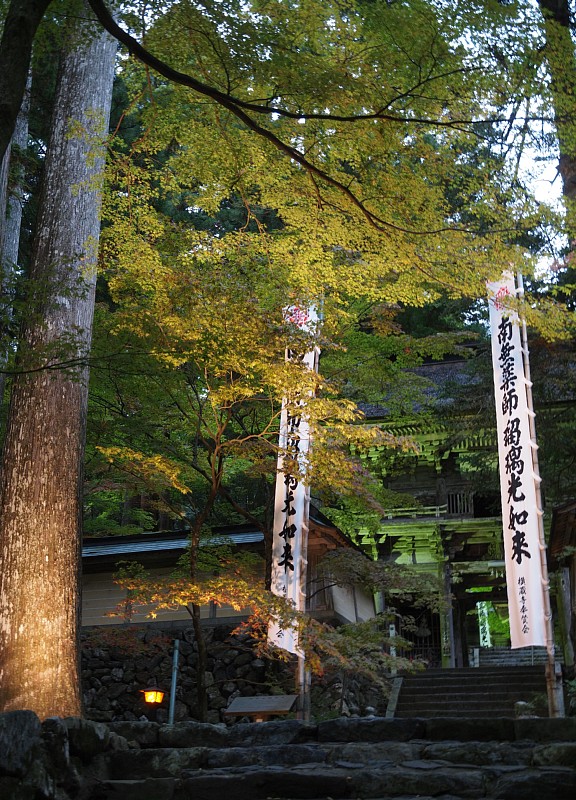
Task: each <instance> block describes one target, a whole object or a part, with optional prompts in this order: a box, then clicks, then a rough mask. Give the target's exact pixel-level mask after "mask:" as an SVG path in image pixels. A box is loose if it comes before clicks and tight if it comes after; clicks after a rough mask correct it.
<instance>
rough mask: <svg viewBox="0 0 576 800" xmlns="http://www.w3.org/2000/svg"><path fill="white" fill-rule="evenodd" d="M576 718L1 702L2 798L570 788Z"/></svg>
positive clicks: (180, 799) (394, 795)
mask: <svg viewBox="0 0 576 800" xmlns="http://www.w3.org/2000/svg"><path fill="white" fill-rule="evenodd" d="M575 796H576V719H518V720H514V719H509V718H508V719H496V718H493V719H475V720H472V719H454V718H438V719H427V720H424V719H392V720H390V719H385V718H382V717H371V718H370V717H364V718H339V719H334V720H328V721H324V722H319V723H317V724H311V723H304V722H300V721H298V720H281V721H272V722H264V723H238V724H235V725H233V726H231V727H227V726H225V725H223V724H220V725H210V724H202V723H198V722H192V721H190V722H179V723H176V724H175V725H158V724H157V723H154V722H115V723H110V724H109V725H107V724H104V723H99V722H92V721H90V720H83V719H77V718H69V719H64V720H60V719H57V718H56V717H52V718H49V719H47V720H45V722H43V723H40V721H39V720H38V718H37V717H36V716H35V715H34V714H33V713H32V712H30V711H17V712H8V713H6V714H0V797H1V798H2V800H115V799H116V800H337V799H338V800H339V798H350V799H351V800H352V798H353V799H354V800H364V798H366V799H368V798H373V800H376V799H379V800H385V799H386V800H416V798H420V800H432V798H436V800H465V798H468V800H469V799H470V798H475V799H476V800H481V799H483V798H485V799H486V800H517V798H519V797H521V798H522V800H542V798H549V797H553V798H554V800H573V798H574V797H575Z"/></svg>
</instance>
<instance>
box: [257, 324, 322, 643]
mask: <svg viewBox="0 0 576 800" xmlns="http://www.w3.org/2000/svg"><path fill="white" fill-rule="evenodd" d="M286 317H287V319H288V320H289V321H290V322H292V323H294V324H296V325H298V327H300V328H302V329H303V330H310V329H311V328H312V327H314V326H316V324H317V322H318V317H317V314H316V311H315V310H314V309H310V310H308V311H304V310H303V309H299V308H290V309H288V310H287V313H286ZM318 355H319V350H318V348H314V349H313V350H310V351H309V352H307V353H304V354H302V353H297V352H295V351H291V350H287V352H286V360H287V361H290V360H296V361H298V362H299V363H301V364H303V365H304V366H306V367H307V368H308V369H310V370H314V371H317V369H318ZM309 450H310V426H309V424H308V420H307V417H306V396H305V395H304V396H302V397H301V398H300V399H299V400H297V402H296V403H294V402H292V403H290V404H289V405H288V403H287V401H284V403H283V404H282V413H281V417H280V435H279V456H278V464H277V470H276V494H275V503H274V528H273V543H272V583H271V587H270V588H271V590H272V592H273V593H274V594H276V595H278V596H280V597H284V598H285V599H286V600H287V601H288V602H289V603H291V604H292V605H293V606H294V608H295V609H296V610H297V611H304V610H305V608H306V566H307V551H308V517H309V509H310V488H309V487H308V486H307V485H305V484H304V483H303V481H302V475H303V473H304V472H305V470H306V462H307V459H308V452H309ZM285 456H286V458H285ZM286 460H289V462H290V465H291V466H292V469H291V470H290V471H289V470H287V469H285V461H286ZM268 641H269V642H271V643H272V644H275V645H276V646H277V647H281V648H283V649H284V650H288V652H290V653H294V654H296V655H299V656H301V655H302V653H301V651H300V648H299V647H298V635H297V631H296V630H295V629H294V628H293V627H290V628H281V627H280V626H279V625H278V624H276V623H274V622H271V623H270V624H269V626H268Z"/></svg>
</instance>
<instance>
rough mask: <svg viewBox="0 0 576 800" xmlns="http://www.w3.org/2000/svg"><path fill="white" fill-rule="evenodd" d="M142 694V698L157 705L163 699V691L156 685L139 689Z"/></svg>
mask: <svg viewBox="0 0 576 800" xmlns="http://www.w3.org/2000/svg"><path fill="white" fill-rule="evenodd" d="M140 691H141V692H142V694H143V695H144V700H145V701H146V702H147V703H150V704H151V705H157V704H158V703H161V702H162V700H163V699H164V692H163V691H162V690H161V689H159V688H158V687H157V686H150V687H148V689H141V690H140Z"/></svg>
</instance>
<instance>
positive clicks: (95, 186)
mask: <svg viewBox="0 0 576 800" xmlns="http://www.w3.org/2000/svg"><path fill="white" fill-rule="evenodd" d="M87 16H88V12H87ZM75 33H76V38H75V40H74V44H73V45H72V46H71V47H70V49H69V51H68V54H67V55H66V57H65V58H64V61H63V65H62V70H61V74H60V79H59V85H58V90H57V96H56V102H55V113H54V116H53V120H52V131H51V139H50V145H49V150H48V153H47V157H46V168H45V182H44V189H43V197H42V202H41V208H40V214H39V220H38V228H37V232H36V240H35V246H34V252H33V258H32V265H31V278H32V281H33V282H34V284H35V286H36V287H37V289H38V290H39V291H38V292H37V297H36V304H35V305H34V307H33V309H32V310H31V313H30V315H29V321H28V323H27V324H26V326H25V329H24V331H23V338H22V342H23V353H24V359H25V358H26V356H27V355H28V354H29V353H33V354H35V356H36V360H37V362H39V364H40V366H42V365H44V366H45V365H46V363H49V362H50V355H49V348H50V347H55V346H56V347H58V346H59V343H61V342H66V341H67V340H68V341H69V340H70V339H71V338H73V339H74V345H73V347H72V351H73V352H74V353H75V354H76V355H77V356H78V357H80V358H82V357H84V356H85V355H86V354H87V353H88V351H89V347H90V339H91V326H92V315H93V307H94V287H95V266H96V264H95V259H96V251H97V243H98V235H99V214H100V187H99V180H98V178H99V176H101V173H102V167H103V158H102V134H103V133H104V132H105V131H106V130H107V126H108V113H109V108H110V101H111V89H112V80H113V71H114V56H115V52H116V43H115V42H114V41H113V40H111V39H110V37H109V36H108V34H105V35H101V34H100V33H99V32H98V33H97V34H94V32H93V28H90V30H88V28H87V26H86V24H84V26H82V27H81V30H79V29H78V28H76V31H75ZM82 37H84V41H82ZM79 126H80V127H81V128H82V131H84V133H82V132H81V130H80V129H79ZM42 353H43V355H42V356H41V355H39V354H42ZM54 358H55V359H56V360H57V358H58V353H57V352H54V353H53V356H52V360H54ZM22 363H23V364H25V363H26V361H25V360H24V361H23V362H22ZM87 378H88V375H87V369H86V368H81V369H79V370H77V372H76V373H75V374H70V373H66V372H64V371H63V370H56V371H51V370H46V369H44V370H41V371H39V372H35V373H29V374H24V375H22V376H20V377H19V378H18V379H17V380H15V382H14V387H13V390H12V397H11V402H10V410H9V418H8V424H7V433H6V441H5V448H4V460H3V472H2V476H1V482H0V710H12V709H23V708H27V709H32V710H33V711H35V712H36V713H37V714H38V715H39V716H40V717H41V718H45V717H47V716H52V715H58V716H67V715H78V714H79V713H80V712H81V690H80V680H79V654H78V634H79V612H80V603H79V600H80V580H79V578H80V544H81V537H80V520H81V479H82V461H83V451H84V430H85V420H86V405H87Z"/></svg>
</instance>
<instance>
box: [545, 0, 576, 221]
mask: <svg viewBox="0 0 576 800" xmlns="http://www.w3.org/2000/svg"><path fill="white" fill-rule="evenodd" d="M539 5H540V10H541V12H542V16H543V18H544V31H545V35H546V51H545V52H546V60H547V61H548V68H549V70H550V75H551V78H552V82H551V89H552V99H553V103H554V117H555V123H556V133H557V136H558V147H559V150H560V159H559V163H558V171H559V172H560V177H561V178H562V192H563V194H564V198H565V200H566V206H567V211H568V214H569V217H568V220H569V228H570V231H571V236H572V237H574V235H575V234H576V208H575V204H576V124H575V123H576V117H575V112H576V109H575V106H574V88H575V87H576V51H575V48H574V42H573V40H572V35H571V31H570V27H571V15H570V3H569V0H539Z"/></svg>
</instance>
